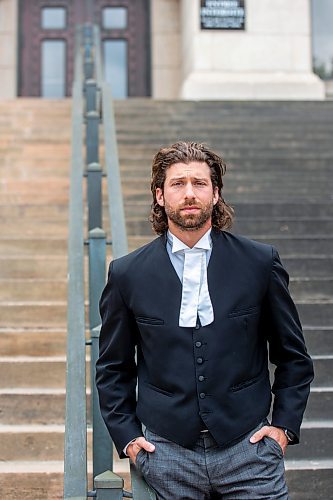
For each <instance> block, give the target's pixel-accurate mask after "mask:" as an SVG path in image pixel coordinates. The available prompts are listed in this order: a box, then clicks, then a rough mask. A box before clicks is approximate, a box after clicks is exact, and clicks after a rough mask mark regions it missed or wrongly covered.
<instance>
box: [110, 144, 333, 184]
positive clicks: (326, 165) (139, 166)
mask: <svg viewBox="0 0 333 500" xmlns="http://www.w3.org/2000/svg"><path fill="white" fill-rule="evenodd" d="M316 140H318V139H316ZM218 149H219V151H220V152H221V154H222V156H223V155H224V148H220V147H219V148H218ZM154 153H155V152H153V151H152V152H151V153H150V152H147V153H146V152H145V151H142V152H141V154H140V152H139V155H136V154H135V153H134V154H133V149H132V148H130V147H129V148H128V149H127V148H124V147H122V146H121V145H120V149H119V160H120V168H121V173H122V174H125V173H126V174H128V175H132V173H134V172H141V170H142V171H145V172H146V173H148V172H150V168H151V164H152V159H153V156H154ZM287 165H288V159H285V158H270V159H269V161H267V159H266V158H257V159H256V161H255V162H253V160H252V159H251V160H250V159H247V158H246V156H245V157H243V158H241V159H240V160H238V161H228V162H227V174H226V175H227V177H226V178H228V177H229V176H230V175H232V174H233V173H234V172H243V173H247V172H252V173H255V174H258V175H259V174H261V173H262V172H269V171H276V170H279V171H283V170H285V169H286V168H288V167H287ZM316 170H317V171H320V172H326V173H329V172H331V171H332V164H331V162H330V160H329V159H317V160H315V159H312V158H302V159H293V161H292V171H293V172H298V173H299V174H301V173H303V174H307V173H313V172H315V171H316ZM252 180H253V178H252Z"/></svg>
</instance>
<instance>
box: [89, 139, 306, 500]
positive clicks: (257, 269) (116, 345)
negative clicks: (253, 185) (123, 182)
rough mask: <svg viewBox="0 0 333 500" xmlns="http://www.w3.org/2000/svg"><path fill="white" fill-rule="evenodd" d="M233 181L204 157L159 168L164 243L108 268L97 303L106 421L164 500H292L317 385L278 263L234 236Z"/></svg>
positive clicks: (190, 150) (155, 207)
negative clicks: (287, 456)
mask: <svg viewBox="0 0 333 500" xmlns="http://www.w3.org/2000/svg"><path fill="white" fill-rule="evenodd" d="M225 171H226V166H225V163H224V161H223V159H222V158H221V157H220V156H218V155H217V154H216V153H214V152H213V151H211V150H210V149H208V148H207V147H206V146H204V145H202V144H198V143H191V142H178V143H176V144H173V145H172V146H170V147H168V148H163V149H161V150H160V151H159V152H158V153H157V154H156V156H155V157H154V160H153V166H152V182H151V190H152V195H153V203H152V211H151V221H152V224H153V229H154V230H155V232H156V233H157V234H158V235H160V236H159V237H158V238H156V239H155V240H154V241H152V242H151V243H149V244H148V245H145V246H143V247H142V248H139V249H138V250H136V251H135V252H132V253H130V254H129V255H127V256H125V257H122V258H120V259H117V260H115V261H113V262H112V263H111V265H110V271H109V279H108V283H107V285H106V288H105V290H104V292H103V295H102V298H101V317H102V329H101V335H100V357H99V360H98V362H97V367H96V369H97V379H96V380H97V387H98V391H99V398H100V406H101V412H102V415H103V418H104V420H105V423H106V425H107V427H108V429H109V432H110V434H111V436H112V439H113V441H114V443H115V446H116V447H117V450H118V452H119V455H120V457H126V456H128V457H130V459H131V460H132V462H133V463H135V464H136V466H137V467H138V469H139V470H140V471H141V472H142V474H143V476H144V477H145V479H146V481H147V482H148V484H149V485H150V486H151V487H152V488H153V489H154V490H155V492H156V495H157V498H159V499H165V500H181V499H193V500H204V499H209V498H223V499H233V500H235V499H247V500H249V499H250V500H255V499H264V498H265V499H270V500H272V499H275V498H279V499H287V498H288V492H287V487H286V483H285V478H284V463H283V455H284V453H285V450H286V447H287V445H288V444H296V443H298V442H299V432H300V425H301V421H302V417H303V413H304V409H305V406H306V402H307V398H308V394H309V386H310V383H311V381H312V379H313V367H312V362H311V359H310V357H309V355H308V354H307V351H306V348H305V344H304V338H303V335H302V329H301V325H300V322H299V318H298V314H297V311H296V308H295V305H294V303H293V301H292V299H291V297H290V294H289V291H288V275H287V272H286V271H285V269H284V268H283V266H282V264H281V261H280V259H279V256H278V253H277V251H276V250H275V249H274V248H273V247H272V246H270V245H265V244H262V243H258V242H255V241H251V240H249V239H246V238H244V237H241V236H236V235H234V234H231V233H230V232H228V231H226V230H227V229H229V228H230V227H231V225H232V217H233V210H232V209H231V207H230V206H229V205H228V204H227V203H226V202H225V201H224V200H223V198H222V187H223V182H222V177H223V175H224V174H225ZM268 354H269V358H270V360H271V362H272V363H273V364H275V365H276V369H275V375H274V381H273V384H272V385H271V383H270V378H269V370H268ZM136 386H137V388H138V391H137V394H136ZM272 394H273V395H274V401H273V407H272V410H271V420H270V421H268V415H269V414H270V409H271V400H272Z"/></svg>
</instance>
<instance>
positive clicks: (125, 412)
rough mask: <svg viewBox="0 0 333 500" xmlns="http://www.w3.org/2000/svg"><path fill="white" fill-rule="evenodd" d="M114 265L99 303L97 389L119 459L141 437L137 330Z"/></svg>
mask: <svg viewBox="0 0 333 500" xmlns="http://www.w3.org/2000/svg"><path fill="white" fill-rule="evenodd" d="M113 264H114V263H113V262H112V263H111V265H110V270H109V277H108V283H107V285H106V287H105V289H104V291H103V293H102V297H101V300H100V314H101V318H102V327H101V333H100V341H99V359H98V361H97V363H96V385H97V390H98V393H99V403H100V409H101V413H102V416H103V419H104V421H105V424H106V426H107V428H108V430H109V432H110V435H111V437H112V439H113V442H114V444H115V446H116V448H117V450H118V453H119V456H120V457H121V458H124V457H125V455H124V453H123V449H124V448H125V446H126V445H127V444H128V443H129V442H130V441H131V440H132V439H134V438H136V437H138V436H141V435H142V428H141V423H140V422H139V420H138V419H137V417H136V380H137V369H136V362H135V349H136V343H137V340H136V339H137V326H136V322H135V319H134V317H133V314H132V312H131V311H130V310H129V309H128V307H127V306H126V304H125V302H124V300H123V297H122V295H121V292H120V290H119V288H118V285H117V277H116V273H115V272H114V270H113Z"/></svg>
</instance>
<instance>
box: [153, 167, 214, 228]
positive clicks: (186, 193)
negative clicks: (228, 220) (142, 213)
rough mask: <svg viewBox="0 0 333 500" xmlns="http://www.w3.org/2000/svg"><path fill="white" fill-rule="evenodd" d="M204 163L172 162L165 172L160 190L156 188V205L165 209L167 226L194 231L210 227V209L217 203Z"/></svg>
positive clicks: (207, 169)
mask: <svg viewBox="0 0 333 500" xmlns="http://www.w3.org/2000/svg"><path fill="white" fill-rule="evenodd" d="M218 197H219V196H218V189H217V188H215V189H213V185H212V181H211V177H210V168H209V167H208V165H207V163H203V162H191V163H189V164H186V163H175V164H173V165H171V166H170V167H169V168H168V170H167V171H166V179H165V183H164V189H163V190H162V189H161V188H157V189H156V199H157V203H158V204H159V205H161V206H162V207H164V208H165V212H166V214H167V217H168V222H169V227H170V229H172V228H173V227H176V228H177V229H180V230H182V231H196V230H198V229H201V228H203V227H207V229H208V228H209V227H210V226H211V217H212V211H213V206H214V205H215V204H216V203H217V201H218Z"/></svg>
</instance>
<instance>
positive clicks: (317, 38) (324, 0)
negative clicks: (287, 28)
mask: <svg viewBox="0 0 333 500" xmlns="http://www.w3.org/2000/svg"><path fill="white" fill-rule="evenodd" d="M332 19H333V2H332V0H313V1H312V55H313V69H314V72H315V73H317V75H319V76H320V78H322V79H323V80H332V79H333V31H332Z"/></svg>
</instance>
